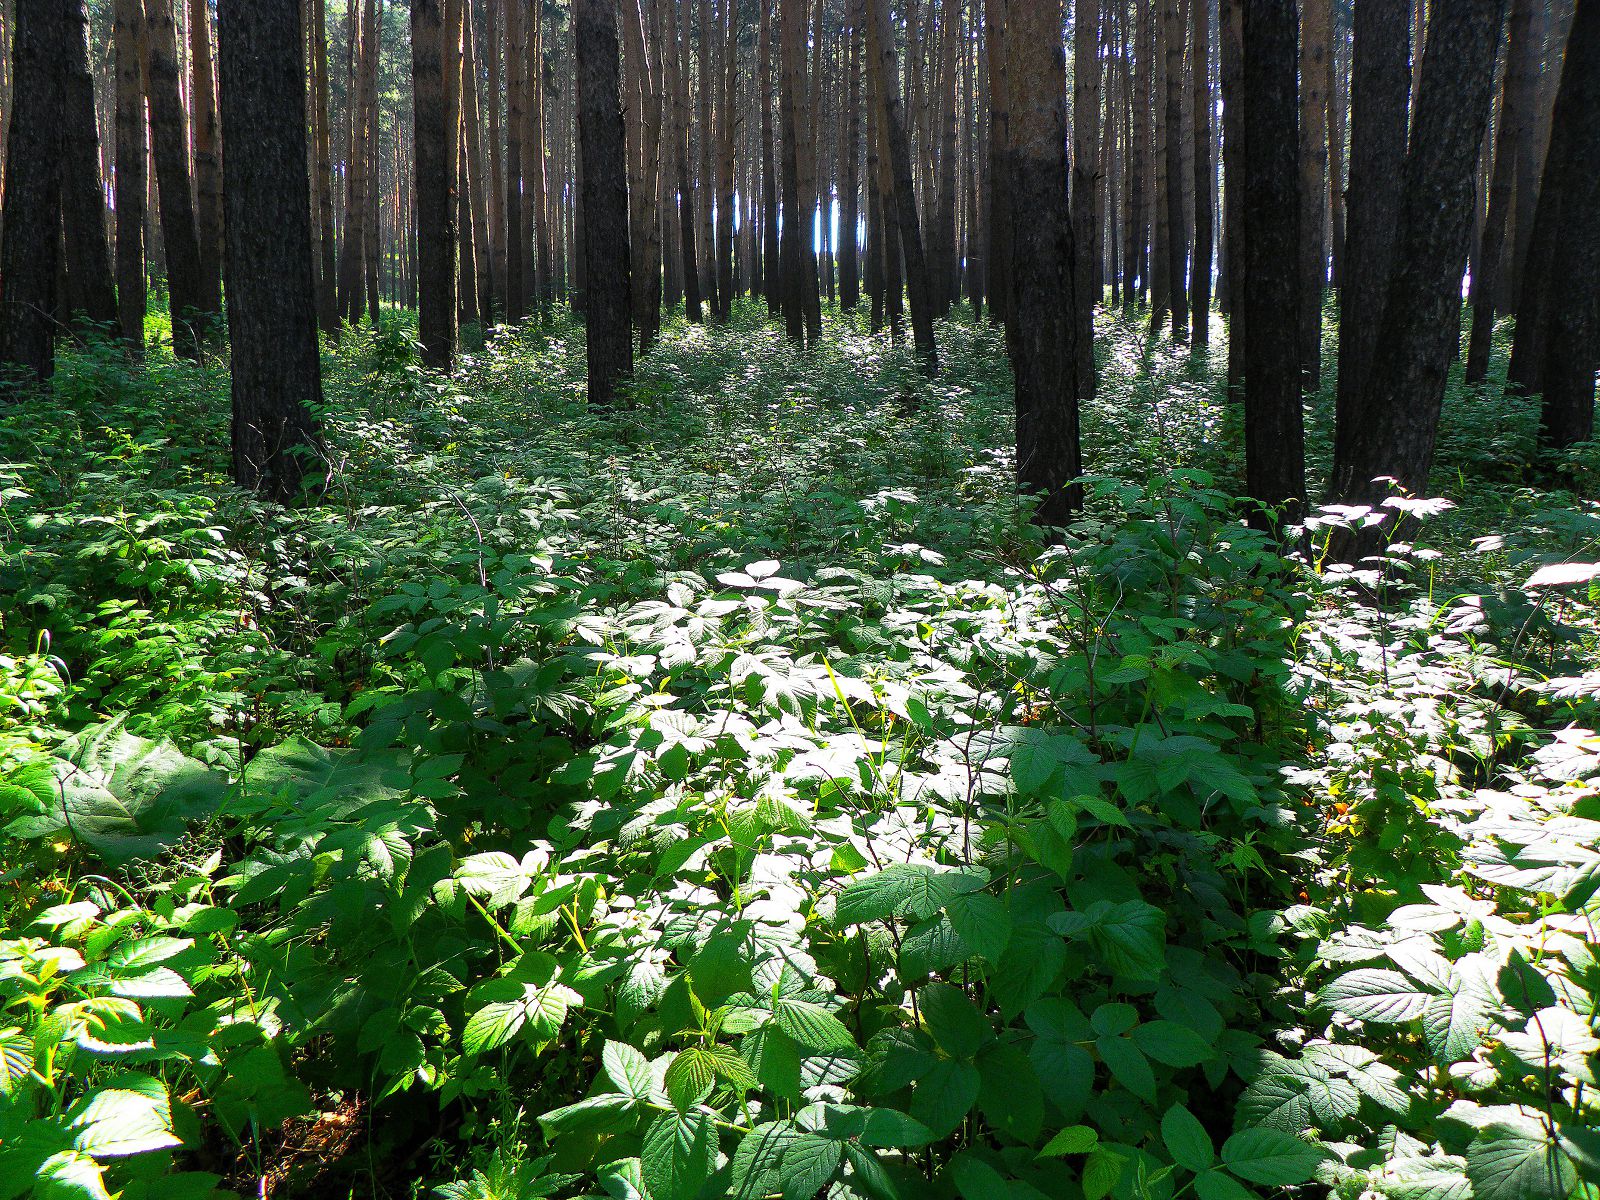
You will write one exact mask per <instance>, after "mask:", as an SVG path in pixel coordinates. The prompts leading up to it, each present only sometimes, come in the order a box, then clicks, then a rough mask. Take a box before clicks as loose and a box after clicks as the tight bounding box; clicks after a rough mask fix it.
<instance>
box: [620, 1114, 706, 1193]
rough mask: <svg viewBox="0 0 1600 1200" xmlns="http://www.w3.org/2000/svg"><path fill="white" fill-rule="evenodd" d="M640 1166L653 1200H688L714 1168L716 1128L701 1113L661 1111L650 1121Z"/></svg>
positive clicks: (640, 1153)
mask: <svg viewBox="0 0 1600 1200" xmlns="http://www.w3.org/2000/svg"><path fill="white" fill-rule="evenodd" d="M639 1166H640V1169H641V1170H642V1172H643V1175H644V1184H645V1187H646V1188H648V1189H649V1191H650V1195H651V1197H652V1200H690V1197H692V1196H693V1195H694V1194H695V1193H696V1192H698V1191H699V1190H700V1186H701V1185H702V1184H703V1183H705V1181H706V1180H707V1179H709V1178H711V1172H712V1171H714V1170H715V1169H716V1166H717V1135H716V1127H715V1126H714V1125H713V1124H712V1123H711V1118H710V1117H709V1116H708V1115H706V1114H705V1113H703V1112H688V1113H681V1112H664V1113H661V1114H660V1115H658V1116H657V1117H656V1119H655V1120H653V1121H652V1122H650V1126H649V1128H647V1129H646V1130H645V1133H644V1141H643V1143H642V1144H641V1145H640V1147H639Z"/></svg>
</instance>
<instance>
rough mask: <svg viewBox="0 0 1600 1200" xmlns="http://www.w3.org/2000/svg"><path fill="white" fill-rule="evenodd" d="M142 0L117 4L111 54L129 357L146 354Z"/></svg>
mask: <svg viewBox="0 0 1600 1200" xmlns="http://www.w3.org/2000/svg"><path fill="white" fill-rule="evenodd" d="M143 41H144V0H116V9H115V15H114V24H113V26H112V34H111V44H112V54H113V57H114V61H115V66H116V76H117V91H116V137H117V146H116V172H115V176H114V183H115V188H116V215H117V316H118V319H119V322H120V324H121V327H122V338H123V341H124V342H126V343H127V346H128V351H129V353H131V354H134V355H139V354H142V353H143V352H144V310H145V282H144V221H145V210H144V198H145V189H146V187H147V181H146V179H145V168H146V165H147V163H146V160H147V159H148V157H149V154H150V148H149V145H148V143H147V141H146V139H145V114H144V83H143V79H142V78H141V75H140V70H139V62H140V46H141V44H142V43H143Z"/></svg>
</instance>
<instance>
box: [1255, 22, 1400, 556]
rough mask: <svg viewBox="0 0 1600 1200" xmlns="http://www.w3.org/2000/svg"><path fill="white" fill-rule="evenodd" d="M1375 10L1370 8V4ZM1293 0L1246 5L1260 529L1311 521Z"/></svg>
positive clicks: (1257, 491) (1256, 499) (1256, 465)
mask: <svg viewBox="0 0 1600 1200" xmlns="http://www.w3.org/2000/svg"><path fill="white" fill-rule="evenodd" d="M1369 2H1370V0H1369ZM1295 25H1296V19H1295V5H1294V0H1244V25H1243V30H1242V47H1241V49H1242V52H1243V63H1242V72H1243V73H1242V78H1241V80H1240V91H1241V93H1242V99H1243V107H1244V120H1243V134H1244V181H1243V182H1244V187H1243V189H1242V195H1241V196H1240V202H1241V205H1242V213H1241V216H1242V219H1243V221H1244V228H1245V242H1244V260H1243V263H1242V267H1243V269H1242V270H1241V271H1240V272H1239V274H1238V276H1237V279H1238V287H1239V293H1238V300H1237V303H1236V304H1235V306H1234V307H1235V310H1236V311H1239V312H1241V313H1242V315H1243V316H1244V326H1245V330H1246V337H1245V343H1244V364H1243V365H1244V409H1245V476H1246V483H1245V487H1246V490H1247V491H1248V493H1249V495H1250V497H1251V499H1253V500H1254V501H1256V503H1257V504H1258V505H1261V506H1263V507H1259V508H1256V509H1254V510H1253V511H1252V514H1251V522H1252V524H1254V525H1255V526H1256V527H1257V528H1262V529H1270V530H1278V529H1280V528H1281V527H1282V525H1283V524H1284V523H1287V522H1296V521H1299V520H1300V519H1302V518H1303V517H1304V515H1305V511H1304V509H1305V498H1306V479H1305V433H1304V428H1303V417H1302V414H1301V408H1300V369H1299V360H1298V357H1297V347H1298V338H1299V335H1300V321H1299V308H1300V297H1301V288H1300V280H1299V271H1298V263H1299V257H1298V252H1299V246H1300V204H1299V189H1298V187H1297V181H1298V174H1297V172H1296V166H1297V163H1296V157H1297V154H1296V147H1297V136H1298V130H1297V121H1296V96H1295V82H1296V80H1295V60H1296V57H1297V48H1296V31H1295Z"/></svg>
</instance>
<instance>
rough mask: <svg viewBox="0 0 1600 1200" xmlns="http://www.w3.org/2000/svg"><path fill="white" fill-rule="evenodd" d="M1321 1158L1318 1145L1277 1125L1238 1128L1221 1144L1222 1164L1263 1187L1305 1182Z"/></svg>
mask: <svg viewBox="0 0 1600 1200" xmlns="http://www.w3.org/2000/svg"><path fill="white" fill-rule="evenodd" d="M1322 1159H1323V1151H1322V1150H1320V1149H1319V1148H1318V1147H1316V1146H1313V1145H1311V1144H1310V1143H1308V1142H1303V1141H1301V1140H1300V1139H1299V1138H1297V1137H1295V1136H1294V1135H1293V1134H1289V1133H1283V1132H1282V1131H1280V1130H1277V1129H1241V1130H1240V1131H1239V1132H1238V1133H1236V1134H1234V1135H1233V1136H1232V1137H1231V1138H1229V1139H1228V1140H1227V1141H1226V1142H1224V1143H1223V1144H1222V1165H1223V1166H1225V1167H1227V1168H1228V1170H1229V1171H1231V1172H1233V1174H1235V1175H1237V1176H1238V1177H1239V1178H1240V1179H1243V1180H1245V1181H1246V1182H1247V1183H1259V1184H1261V1185H1263V1186H1265V1187H1289V1186H1292V1185H1293V1184H1297V1183H1305V1182H1306V1181H1307V1180H1309V1179H1310V1178H1311V1176H1312V1175H1313V1174H1314V1173H1315V1172H1316V1169H1317V1164H1318V1163H1320V1162H1321V1161H1322Z"/></svg>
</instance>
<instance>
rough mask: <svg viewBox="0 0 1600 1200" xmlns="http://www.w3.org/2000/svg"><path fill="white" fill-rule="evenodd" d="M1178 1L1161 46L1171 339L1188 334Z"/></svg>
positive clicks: (1172, 1)
mask: <svg viewBox="0 0 1600 1200" xmlns="http://www.w3.org/2000/svg"><path fill="white" fill-rule="evenodd" d="M1186 32H1187V31H1186V30H1185V29H1184V27H1183V17H1182V13H1181V10H1180V9H1179V7H1178V0H1161V46H1162V52H1163V55H1164V59H1165V64H1166V69H1165V72H1164V75H1163V83H1164V91H1165V93H1166V97H1165V100H1166V137H1165V140H1164V148H1165V151H1166V206H1167V208H1166V216H1167V221H1166V227H1167V237H1166V247H1167V279H1168V283H1167V288H1168V293H1167V294H1168V302H1169V304H1170V306H1171V311H1172V336H1173V337H1174V338H1176V339H1182V338H1185V337H1187V336H1188V334H1189V291H1188V284H1187V280H1188V267H1189V263H1188V245H1187V238H1185V236H1184V231H1185V229H1186V228H1187V225H1188V222H1187V221H1186V220H1185V219H1184V212H1183V190H1184V179H1185V175H1184V170H1183V91H1184V88H1183V47H1184V44H1185V43H1186V42H1187V40H1188V39H1187V37H1186V36H1185V34H1186Z"/></svg>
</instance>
